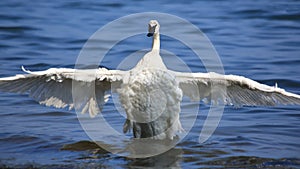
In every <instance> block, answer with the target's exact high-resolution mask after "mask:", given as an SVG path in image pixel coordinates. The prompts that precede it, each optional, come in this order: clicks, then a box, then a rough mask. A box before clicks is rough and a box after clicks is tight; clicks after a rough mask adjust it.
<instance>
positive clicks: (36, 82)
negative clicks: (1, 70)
mask: <svg viewBox="0 0 300 169" xmlns="http://www.w3.org/2000/svg"><path fill="white" fill-rule="evenodd" d="M22 70H23V71H24V72H26V73H27V74H19V75H16V76H12V77H5V78H0V91H3V92H13V93H28V94H29V96H30V97H32V98H33V99H35V100H36V101H38V102H39V103H40V104H44V105H46V106H54V107H56V108H65V107H69V108H70V109H72V108H75V109H76V110H77V111H80V112H81V113H86V112H89V113H90V116H92V117H94V116H96V115H97V114H98V113H99V112H100V111H101V109H102V107H103V105H104V104H105V102H106V101H107V100H108V94H107V93H108V91H109V90H111V85H112V84H114V85H115V86H116V85H120V84H121V83H122V77H123V74H124V73H125V72H123V71H117V70H107V69H105V68H99V69H86V70H76V69H66V68H51V69H48V70H45V71H36V72H31V71H29V70H25V69H24V67H22ZM74 101H75V103H74ZM74 105H75V106H74Z"/></svg>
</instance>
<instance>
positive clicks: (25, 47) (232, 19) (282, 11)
mask: <svg viewBox="0 0 300 169" xmlns="http://www.w3.org/2000/svg"><path fill="white" fill-rule="evenodd" d="M148 11H154V12H165V13H169V14H173V15H177V16H179V17H182V18H184V19H186V20H188V21H190V22H192V23H193V24H195V25H196V26H197V27H199V28H200V29H201V30H202V31H203V32H204V33H205V34H206V35H207V36H208V38H209V39H210V40H211V42H212V43H213V44H214V46H215V48H216V50H217V52H218V53H219V55H220V58H221V60H222V63H223V66H224V70H225V72H226V74H237V75H243V76H246V77H249V78H251V79H254V80H256V81H259V82H261V83H265V84H268V85H274V84H275V82H277V83H278V85H279V87H281V88H285V89H286V90H288V91H291V92H294V93H297V94H300V2H299V1H295V0H286V1H282V2H281V1H272V0H265V1H233V0H229V1H221V0H217V1H188V2H184V1H182V2H181V1H178V2H177V1H175V0H172V1H164V2H161V1H155V0H151V1H147V0H145V1H126V2H125V1H117V0H116V1H110V2H98V1H84V0H78V1H59V2H52V1H46V0H41V1H37V2H29V1H22V0H10V1H1V2H0V77H5V76H11V75H15V74H17V73H22V72H21V69H20V66H21V65H24V66H25V67H26V68H27V69H30V70H44V69H47V68H50V67H72V66H73V65H74V64H75V62H76V59H77V56H78V54H79V52H80V50H81V48H82V47H83V45H84V43H85V42H86V40H87V39H88V38H89V37H90V36H91V35H92V34H93V33H94V32H95V31H97V30H98V29H99V28H101V27H102V26H104V25H105V24H107V23H108V22H110V21H113V20H115V19H117V18H119V17H122V16H124V15H128V14H132V13H136V12H148ZM140 26H144V27H145V33H146V31H147V27H146V25H140ZM174 29H180V27H178V28H174ZM137 39H138V40H139V41H130V43H128V44H127V45H125V46H123V47H122V45H120V48H119V49H118V50H117V51H118V52H115V53H112V56H111V57H109V58H107V59H106V60H104V62H103V65H102V66H106V67H108V68H116V65H117V63H119V60H118V57H120V58H122V57H124V56H127V55H128V54H130V51H136V50H139V49H144V48H149V47H150V45H151V43H150V42H149V39H147V38H146V37H145V38H144V37H142V36H140V37H137ZM161 43H162V48H164V49H166V50H169V51H171V52H173V53H175V54H176V55H177V56H181V57H182V59H183V60H184V61H185V62H186V64H187V65H188V66H189V67H190V68H191V69H192V70H193V71H205V70H204V69H203V67H202V66H199V65H197V64H195V62H194V60H193V59H192V56H190V55H189V53H190V51H189V50H188V49H187V48H183V47H177V46H176V45H174V44H176V42H175V41H174V42H173V41H172V39H168V38H166V37H165V38H163V37H162V42H161ZM172 44H173V45H172ZM0 106H1V109H0V128H1V132H0V166H1V167H13V168H24V167H46V168H63V167H65V168H80V167H81V168H86V167H90V168H92V167H94V168H96V167H99V168H100V167H103V168H104V167H110V168H130V167H178V168H180V167H182V168H201V167H203V168H213V167H237V168H249V167H252V168H259V167H267V168H268V167H269V168H270V167H278V168H289V167H292V168H293V167H295V168H298V167H300V153H299V152H300V136H299V130H300V107H299V106H276V107H242V108H238V109H236V108H232V107H226V108H225V111H224V115H223V117H222V120H221V122H220V124H219V126H218V128H217V130H216V131H215V133H214V135H213V136H212V137H211V138H210V139H209V140H208V141H207V142H205V143H203V144H199V143H198V136H199V132H200V130H201V127H202V124H203V121H204V120H205V115H206V114H205V112H206V111H207V109H208V107H207V106H206V105H200V106H201V107H202V108H203V114H200V115H199V116H198V119H197V121H196V125H195V126H194V128H193V129H192V131H191V132H190V134H189V135H188V136H187V137H186V138H185V139H184V140H183V141H182V142H181V143H180V144H178V145H177V146H176V147H175V148H173V149H171V150H170V151H168V152H167V153H165V154H162V155H160V156H157V157H153V158H146V159H128V158H123V157H118V156H116V155H113V154H110V153H107V152H103V151H99V150H95V149H91V150H88V148H86V147H85V146H84V145H83V144H82V141H86V140H90V138H89V137H88V136H87V135H86V134H85V132H84V131H83V129H82V128H81V126H80V124H79V122H78V119H77V116H76V113H75V112H74V111H68V110H61V109H55V108H51V107H50V108H49V107H44V106H41V105H39V104H37V103H36V102H35V101H33V100H32V99H30V98H28V97H27V95H19V94H8V93H0ZM113 109H114V107H113V105H112V104H109V105H108V107H106V110H113ZM103 113H106V112H103ZM74 143H78V144H76V145H75V146H74V147H73V148H70V149H67V150H65V149H63V147H65V146H66V145H72V144H74ZM78 148H81V150H80V151H79V150H78Z"/></svg>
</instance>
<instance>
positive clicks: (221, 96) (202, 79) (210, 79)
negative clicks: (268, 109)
mask: <svg viewBox="0 0 300 169" xmlns="http://www.w3.org/2000/svg"><path fill="white" fill-rule="evenodd" d="M174 74H175V76H176V78H177V80H178V81H179V85H180V88H181V89H182V90H183V94H184V95H186V96H188V97H190V98H191V99H192V100H195V101H199V100H208V101H212V102H217V103H224V104H229V105H234V106H242V105H246V106H257V105H260V106H274V105H287V104H295V105H299V104H300V95H297V94H294V93H290V92H286V91H285V90H284V89H281V88H278V87H277V85H276V86H274V87H272V86H268V85H264V84H261V83H258V82H256V81H254V80H251V79H248V78H245V77H243V76H236V75H220V74H217V73H181V72H174ZM197 91H198V92H197Z"/></svg>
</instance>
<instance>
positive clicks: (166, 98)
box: [0, 20, 300, 139]
mask: <svg viewBox="0 0 300 169" xmlns="http://www.w3.org/2000/svg"><path fill="white" fill-rule="evenodd" d="M159 27H160V25H159V23H158V22H157V21H156V20H151V21H150V23H149V30H148V31H149V33H148V36H153V43H152V50H151V51H150V52H148V53H147V54H146V55H145V56H144V57H143V58H142V59H141V60H140V61H139V62H138V64H137V65H136V66H135V67H134V68H133V69H132V70H129V71H120V70H107V69H105V68H99V69H97V70H95V69H94V70H75V69H66V68H51V69H48V70H45V71H37V72H31V71H28V70H25V69H24V68H23V67H22V69H23V71H24V72H26V73H28V74H21V75H16V76H12V77H5V78H0V90H1V91H5V92H17V93H25V92H28V93H29V95H30V96H31V97H32V98H34V99H35V100H37V101H39V103H41V104H45V105H47V106H54V107H57V108H64V107H67V106H68V107H69V108H70V109H72V108H74V106H75V108H77V109H79V110H80V111H81V112H82V113H86V112H89V114H90V116H91V117H95V116H96V115H97V113H99V112H100V111H101V108H102V107H103V105H104V104H105V102H106V101H107V100H108V95H107V94H106V91H109V90H111V89H112V88H111V86H112V85H113V86H115V87H117V88H118V89H117V90H116V92H118V93H119V99H120V102H121V103H122V106H123V108H124V109H125V111H126V115H127V120H126V122H125V124H124V128H123V131H124V132H127V131H128V130H130V129H133V134H134V137H136V138H146V137H147V138H149V137H150V138H157V139H164V138H170V139H173V137H174V136H175V135H176V133H177V132H180V131H181V130H182V128H181V124H180V120H179V112H180V102H181V100H182V96H183V95H186V96H188V97H190V98H191V99H192V100H195V101H199V100H203V99H207V100H209V101H215V102H221V103H224V104H229V105H253V106H255V105H267V106H270V105H271V106H273V105H276V104H300V96H299V95H297V94H293V93H289V92H286V91H285V90H283V89H280V88H278V87H277V85H276V86H275V87H271V86H267V85H263V84H260V83H258V82H255V81H253V80H251V79H247V78H245V77H242V76H235V75H220V74H216V73H183V72H174V71H171V70H168V69H167V68H166V66H165V64H164V63H163V61H162V59H161V56H160V55H159V49H160V38H159ZM72 82H73V84H74V82H75V83H76V84H79V85H81V86H82V87H83V88H84V87H89V86H90V85H95V89H96V90H95V93H85V91H82V93H83V95H82V98H77V99H79V100H76V103H80V104H79V105H76V104H75V105H74V103H73V99H72V89H71V88H72ZM78 92H80V91H78ZM96 96H97V97H96Z"/></svg>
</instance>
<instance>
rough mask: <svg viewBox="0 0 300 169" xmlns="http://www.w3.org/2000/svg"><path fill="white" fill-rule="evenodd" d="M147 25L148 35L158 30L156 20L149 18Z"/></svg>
mask: <svg viewBox="0 0 300 169" xmlns="http://www.w3.org/2000/svg"><path fill="white" fill-rule="evenodd" d="M148 26H149V27H148V34H147V36H148V37H150V36H153V35H154V34H156V33H158V32H159V23H158V22H157V20H151V21H150V22H149V24H148Z"/></svg>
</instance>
